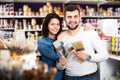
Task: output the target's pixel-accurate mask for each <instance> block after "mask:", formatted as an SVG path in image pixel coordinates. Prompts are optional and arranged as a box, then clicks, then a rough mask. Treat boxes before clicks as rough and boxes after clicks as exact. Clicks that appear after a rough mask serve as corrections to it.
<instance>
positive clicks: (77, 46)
mask: <svg viewBox="0 0 120 80" xmlns="http://www.w3.org/2000/svg"><path fill="white" fill-rule="evenodd" d="M71 44H72V46H73V47H74V49H75V51H82V50H84V46H83V43H82V41H80V40H79V41H75V42H72V43H71Z"/></svg>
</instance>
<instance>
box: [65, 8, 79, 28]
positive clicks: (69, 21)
mask: <svg viewBox="0 0 120 80" xmlns="http://www.w3.org/2000/svg"><path fill="white" fill-rule="evenodd" d="M64 19H65V22H66V25H67V27H68V28H69V29H71V30H74V29H76V28H77V27H78V26H79V22H80V14H79V12H78V10H74V11H72V12H71V11H67V12H66V15H65V18H64Z"/></svg>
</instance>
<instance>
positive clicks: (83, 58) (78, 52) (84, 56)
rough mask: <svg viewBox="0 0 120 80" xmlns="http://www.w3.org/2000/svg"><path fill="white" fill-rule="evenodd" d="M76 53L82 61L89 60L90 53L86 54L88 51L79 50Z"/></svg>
mask: <svg viewBox="0 0 120 80" xmlns="http://www.w3.org/2000/svg"><path fill="white" fill-rule="evenodd" d="M75 55H76V57H77V58H78V59H80V60H81V61H82V62H83V61H87V60H88V56H89V55H88V54H86V53H84V52H82V51H77V52H76V53H75Z"/></svg>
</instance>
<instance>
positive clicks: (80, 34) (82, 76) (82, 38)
mask: <svg viewBox="0 0 120 80" xmlns="http://www.w3.org/2000/svg"><path fill="white" fill-rule="evenodd" d="M64 20H65V22H66V25H67V27H68V30H66V31H64V32H63V33H61V34H60V35H59V36H58V39H59V40H61V41H63V42H64V47H65V51H66V58H67V64H66V66H64V68H66V71H65V72H66V80H99V79H98V75H97V64H96V63H97V62H100V61H104V60H107V59H108V52H107V50H106V48H105V47H104V45H103V43H102V41H101V39H100V37H99V35H98V34H97V32H95V31H94V30H87V31H85V30H84V29H83V27H81V25H79V24H80V21H81V16H80V11H79V9H78V8H77V7H76V6H75V5H68V6H66V8H65V11H64ZM74 42H78V43H76V44H75V45H76V46H77V47H75V46H74V45H73V43H74ZM79 42H81V43H79ZM79 44H81V46H79ZM80 47H82V49H81V50H80V49H77V48H80Z"/></svg>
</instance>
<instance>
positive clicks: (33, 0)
mask: <svg viewBox="0 0 120 80" xmlns="http://www.w3.org/2000/svg"><path fill="white" fill-rule="evenodd" d="M65 1H66V0H14V2H30V3H33V2H41V3H43V2H54V3H55V2H57V3H59V2H65Z"/></svg>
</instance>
